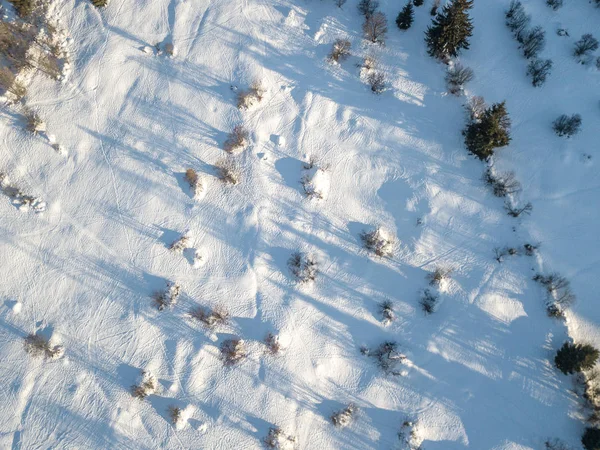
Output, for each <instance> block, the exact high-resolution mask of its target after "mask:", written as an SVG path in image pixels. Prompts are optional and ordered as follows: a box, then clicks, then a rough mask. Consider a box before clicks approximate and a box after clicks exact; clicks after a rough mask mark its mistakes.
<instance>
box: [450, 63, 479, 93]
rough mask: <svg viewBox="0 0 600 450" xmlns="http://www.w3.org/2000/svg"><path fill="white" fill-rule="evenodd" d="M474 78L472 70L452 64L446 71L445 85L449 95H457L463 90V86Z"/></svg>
mask: <svg viewBox="0 0 600 450" xmlns="http://www.w3.org/2000/svg"><path fill="white" fill-rule="evenodd" d="M473 78H474V74H473V70H472V69H471V68H469V67H465V66H463V65H462V64H460V63H458V64H454V65H453V66H452V67H450V68H449V69H448V72H447V73H446V84H447V86H448V90H449V91H450V93H451V94H454V95H458V94H460V93H461V92H462V91H463V89H464V85H465V84H466V83H468V82H469V81H471V80H472V79H473Z"/></svg>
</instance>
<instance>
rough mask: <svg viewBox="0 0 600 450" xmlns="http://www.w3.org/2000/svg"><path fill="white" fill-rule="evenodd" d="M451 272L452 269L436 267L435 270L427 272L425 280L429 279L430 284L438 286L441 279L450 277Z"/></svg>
mask: <svg viewBox="0 0 600 450" xmlns="http://www.w3.org/2000/svg"><path fill="white" fill-rule="evenodd" d="M451 273H452V269H449V268H448V267H436V268H435V270H434V271H433V272H431V273H429V274H427V277H426V278H427V280H428V281H429V285H430V286H439V285H440V284H441V283H442V281H444V280H447V279H448V278H450V274H451Z"/></svg>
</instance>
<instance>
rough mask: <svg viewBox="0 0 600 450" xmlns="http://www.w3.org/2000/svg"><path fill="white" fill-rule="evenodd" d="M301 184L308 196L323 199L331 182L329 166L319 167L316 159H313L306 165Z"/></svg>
mask: <svg viewBox="0 0 600 450" xmlns="http://www.w3.org/2000/svg"><path fill="white" fill-rule="evenodd" d="M300 184H301V185H302V189H303V190H304V193H305V194H306V196H307V197H310V198H315V199H319V200H323V199H324V198H325V197H327V194H328V192H329V187H330V184H331V182H330V177H329V173H328V171H327V166H325V167H317V166H316V163H315V161H312V160H311V161H310V162H309V163H308V164H305V165H304V170H303V171H302V178H301V179H300Z"/></svg>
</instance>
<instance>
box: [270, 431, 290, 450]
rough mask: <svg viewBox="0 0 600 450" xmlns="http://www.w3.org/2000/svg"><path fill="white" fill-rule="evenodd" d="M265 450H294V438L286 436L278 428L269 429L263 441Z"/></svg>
mask: <svg viewBox="0 0 600 450" xmlns="http://www.w3.org/2000/svg"><path fill="white" fill-rule="evenodd" d="M263 442H264V444H265V446H266V447H267V448H273V449H277V450H294V448H296V438H295V437H293V436H288V435H286V434H285V433H284V432H283V430H282V429H281V428H279V427H271V428H269V434H268V435H267V437H265V438H264V439H263Z"/></svg>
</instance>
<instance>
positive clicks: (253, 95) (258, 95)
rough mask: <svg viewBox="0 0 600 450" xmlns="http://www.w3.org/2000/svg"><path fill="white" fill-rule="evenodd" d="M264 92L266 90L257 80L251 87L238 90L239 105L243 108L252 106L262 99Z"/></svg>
mask: <svg viewBox="0 0 600 450" xmlns="http://www.w3.org/2000/svg"><path fill="white" fill-rule="evenodd" d="M264 93H265V91H264V88H263V87H262V85H261V83H260V82H259V81H255V82H254V83H252V86H250V88H249V89H247V90H241V91H239V92H238V94H237V107H238V108H239V109H242V110H245V109H249V108H251V107H252V106H254V105H256V104H257V103H260V102H261V101H262V99H263V96H264Z"/></svg>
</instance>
